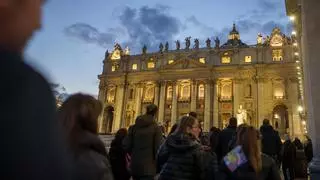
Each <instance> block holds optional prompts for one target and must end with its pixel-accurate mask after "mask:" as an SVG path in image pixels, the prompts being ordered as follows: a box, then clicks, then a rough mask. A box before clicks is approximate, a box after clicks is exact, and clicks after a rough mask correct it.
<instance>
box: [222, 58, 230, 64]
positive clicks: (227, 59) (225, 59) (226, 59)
mask: <svg viewBox="0 0 320 180" xmlns="http://www.w3.org/2000/svg"><path fill="white" fill-rule="evenodd" d="M230 62H231V57H230V56H223V57H222V58H221V63H222V64H229V63H230Z"/></svg>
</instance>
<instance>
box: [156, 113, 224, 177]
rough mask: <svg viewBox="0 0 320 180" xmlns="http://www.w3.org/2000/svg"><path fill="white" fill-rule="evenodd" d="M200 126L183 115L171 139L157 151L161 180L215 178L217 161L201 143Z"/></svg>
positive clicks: (196, 121) (197, 122)
mask: <svg viewBox="0 0 320 180" xmlns="http://www.w3.org/2000/svg"><path fill="white" fill-rule="evenodd" d="M199 134H200V124H199V121H198V120H197V119H195V118H194V117H191V116H184V117H182V118H181V120H180V123H179V125H178V127H177V129H176V130H175V132H174V133H173V134H171V135H169V136H168V138H167V140H166V141H165V143H164V144H163V145H162V146H161V147H160V149H159V151H158V157H157V163H158V168H159V169H158V172H160V176H159V180H174V179H184V180H202V179H206V178H208V179H215V177H214V173H216V172H217V170H218V167H217V162H216V158H214V157H213V156H212V154H211V152H210V151H209V152H206V151H204V150H203V149H202V147H201V144H200V143H199V141H198V139H199Z"/></svg>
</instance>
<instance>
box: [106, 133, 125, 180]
mask: <svg viewBox="0 0 320 180" xmlns="http://www.w3.org/2000/svg"><path fill="white" fill-rule="evenodd" d="M127 134H128V131H127V129H126V128H122V129H119V130H118V131H117V133H116V135H115V138H114V140H112V142H111V147H110V150H109V157H110V163H111V167H112V172H113V175H114V179H115V180H129V179H130V173H129V172H128V170H127V167H126V151H125V150H124V148H123V146H122V141H123V139H124V138H125V137H126V136H127Z"/></svg>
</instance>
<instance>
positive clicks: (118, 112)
mask: <svg viewBox="0 0 320 180" xmlns="http://www.w3.org/2000/svg"><path fill="white" fill-rule="evenodd" d="M124 86H125V85H124V84H120V85H117V90H116V95H117V96H116V103H115V118H114V121H113V125H112V132H115V131H117V130H118V129H119V128H120V125H121V124H120V123H121V118H122V110H123V100H124V97H123V94H124Z"/></svg>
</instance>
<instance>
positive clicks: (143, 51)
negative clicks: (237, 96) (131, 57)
mask: <svg viewBox="0 0 320 180" xmlns="http://www.w3.org/2000/svg"><path fill="white" fill-rule="evenodd" d="M142 54H147V46H146V45H143V47H142Z"/></svg>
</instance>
